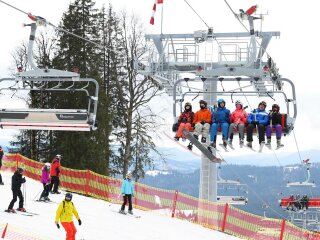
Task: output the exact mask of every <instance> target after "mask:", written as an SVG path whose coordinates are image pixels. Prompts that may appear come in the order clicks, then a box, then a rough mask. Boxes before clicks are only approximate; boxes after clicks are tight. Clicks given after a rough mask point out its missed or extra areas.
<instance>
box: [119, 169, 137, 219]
mask: <svg viewBox="0 0 320 240" xmlns="http://www.w3.org/2000/svg"><path fill="white" fill-rule="evenodd" d="M131 178H132V174H131V173H130V172H128V173H127V174H126V178H125V179H124V180H123V182H122V186H121V192H122V197H123V203H122V206H121V210H120V213H122V214H125V211H124V209H125V207H126V204H127V202H129V211H128V213H129V214H133V212H132V197H134V183H133V181H132V179H131Z"/></svg>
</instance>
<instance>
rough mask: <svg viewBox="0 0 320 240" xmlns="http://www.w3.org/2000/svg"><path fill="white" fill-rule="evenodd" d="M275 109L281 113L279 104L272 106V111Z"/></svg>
mask: <svg viewBox="0 0 320 240" xmlns="http://www.w3.org/2000/svg"><path fill="white" fill-rule="evenodd" d="M273 109H275V110H276V112H279V111H280V107H279V105H278V104H273V105H272V111H273Z"/></svg>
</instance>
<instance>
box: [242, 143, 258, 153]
mask: <svg viewBox="0 0 320 240" xmlns="http://www.w3.org/2000/svg"><path fill="white" fill-rule="evenodd" d="M243 146H245V147H246V148H248V149H250V150H251V151H253V152H257V150H255V149H254V148H253V147H249V146H248V145H247V144H243Z"/></svg>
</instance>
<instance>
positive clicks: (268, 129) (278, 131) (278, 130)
mask: <svg viewBox="0 0 320 240" xmlns="http://www.w3.org/2000/svg"><path fill="white" fill-rule="evenodd" d="M273 128H274V129H275V130H276V137H277V139H281V135H282V126H281V124H275V125H272V126H270V124H268V125H267V127H266V135H267V138H271V133H272V129H273Z"/></svg>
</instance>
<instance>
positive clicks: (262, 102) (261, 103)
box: [258, 101, 267, 108]
mask: <svg viewBox="0 0 320 240" xmlns="http://www.w3.org/2000/svg"><path fill="white" fill-rule="evenodd" d="M260 105H263V106H264V107H265V108H266V107H267V103H266V102H265V101H261V102H260V103H259V105H258V107H259V106H260Z"/></svg>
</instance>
